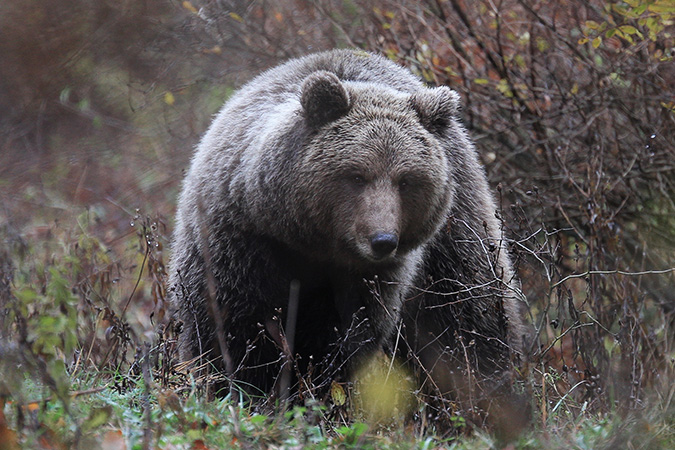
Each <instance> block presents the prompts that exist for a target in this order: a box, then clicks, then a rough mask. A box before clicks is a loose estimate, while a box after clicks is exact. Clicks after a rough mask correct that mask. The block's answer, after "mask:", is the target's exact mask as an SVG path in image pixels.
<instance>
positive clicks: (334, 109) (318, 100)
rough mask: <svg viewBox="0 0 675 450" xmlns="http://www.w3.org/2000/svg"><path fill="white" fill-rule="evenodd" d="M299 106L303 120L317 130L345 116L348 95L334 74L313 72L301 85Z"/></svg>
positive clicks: (348, 104) (348, 100)
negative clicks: (302, 113)
mask: <svg viewBox="0 0 675 450" xmlns="http://www.w3.org/2000/svg"><path fill="white" fill-rule="evenodd" d="M300 104H301V105H302V110H303V112H304V114H305V120H307V123H308V124H309V126H310V127H312V128H318V127H320V126H321V125H325V124H327V123H329V122H332V121H333V120H336V119H339V118H340V117H342V116H344V115H345V114H347V112H348V111H349V107H350V106H351V105H350V99H349V93H347V90H346V89H345V87H344V86H343V85H342V83H341V82H340V80H339V79H338V77H337V76H335V74H332V73H330V72H326V71H323V70H322V71H318V72H314V73H313V74H311V75H310V76H308V77H307V78H305V81H304V82H303V83H302V90H301V95H300Z"/></svg>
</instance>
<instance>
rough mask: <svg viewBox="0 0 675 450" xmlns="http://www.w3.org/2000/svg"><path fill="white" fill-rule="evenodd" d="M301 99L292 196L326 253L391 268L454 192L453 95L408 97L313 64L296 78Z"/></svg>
mask: <svg viewBox="0 0 675 450" xmlns="http://www.w3.org/2000/svg"><path fill="white" fill-rule="evenodd" d="M300 103H301V107H302V117H303V120H304V122H305V126H306V127H308V129H309V132H308V133H309V134H308V136H309V138H308V140H307V144H306V145H305V146H304V148H303V151H302V153H301V155H300V157H301V160H300V161H298V165H297V166H296V167H298V172H299V173H297V174H296V175H297V177H298V178H297V183H298V184H299V187H298V188H297V189H296V192H299V193H300V194H299V195H298V196H297V198H296V199H295V201H296V202H297V203H298V204H299V205H301V206H300V207H301V208H302V209H301V210H302V211H303V212H302V216H303V219H306V220H308V221H309V222H310V223H312V224H313V226H314V227H315V229H316V230H317V233H318V234H320V235H322V236H323V237H322V239H323V240H324V241H326V242H322V243H320V244H318V248H320V249H321V252H326V253H325V257H326V258H330V259H331V260H332V261H336V262H338V263H343V264H345V265H348V266H356V267H375V266H380V265H395V264H396V263H397V262H399V261H401V260H402V259H403V258H405V255H406V254H408V253H409V252H411V251H413V250H415V249H418V248H420V247H421V246H422V245H423V244H424V243H426V242H427V241H428V240H429V239H430V238H431V237H432V236H433V235H434V233H435V232H436V231H437V230H438V229H439V227H440V226H441V225H442V224H443V223H444V222H445V220H446V219H447V214H448V211H449V208H450V204H451V202H452V198H453V177H452V167H451V166H450V162H449V157H448V150H447V148H448V145H449V143H448V140H451V139H453V137H452V133H451V130H452V127H451V125H452V123H453V120H454V119H455V116H456V114H457V108H458V98H457V94H456V93H455V92H454V91H452V90H451V89H449V88H447V87H438V88H433V89H431V88H420V89H419V90H418V91H416V92H415V93H413V94H406V93H402V92H400V91H396V90H393V89H391V88H389V87H387V86H383V85H378V84H375V83H361V82H350V81H344V82H343V81H340V80H339V79H338V78H337V76H336V75H334V74H332V73H329V72H323V71H319V72H315V73H313V74H312V75H310V76H309V77H307V78H306V79H305V81H304V83H303V84H302V88H301V97H300ZM315 234H316V233H315Z"/></svg>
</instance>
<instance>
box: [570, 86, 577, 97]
mask: <svg viewBox="0 0 675 450" xmlns="http://www.w3.org/2000/svg"><path fill="white" fill-rule="evenodd" d="M570 92H571V93H572V95H577V93H578V92H579V84H577V83H574V85H572V89H570Z"/></svg>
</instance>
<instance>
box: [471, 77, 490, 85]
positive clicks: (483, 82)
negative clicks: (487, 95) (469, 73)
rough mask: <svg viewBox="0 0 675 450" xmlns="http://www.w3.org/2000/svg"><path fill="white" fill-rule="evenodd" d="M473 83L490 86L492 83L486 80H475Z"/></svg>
mask: <svg viewBox="0 0 675 450" xmlns="http://www.w3.org/2000/svg"><path fill="white" fill-rule="evenodd" d="M473 82H474V83H476V84H488V83H489V82H490V81H489V80H487V79H485V78H475V79H474V80H473Z"/></svg>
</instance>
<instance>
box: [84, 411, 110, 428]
mask: <svg viewBox="0 0 675 450" xmlns="http://www.w3.org/2000/svg"><path fill="white" fill-rule="evenodd" d="M112 412H113V409H112V406H110V405H106V406H103V407H102V408H94V409H92V410H91V412H90V413H89V417H87V420H85V421H84V423H83V424H82V430H83V431H88V430H93V429H95V428H98V427H100V426H102V425H105V424H106V423H107V422H108V420H109V419H110V416H111V415H112Z"/></svg>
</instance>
